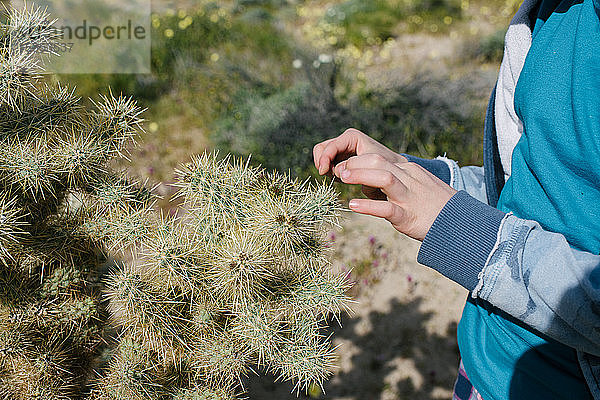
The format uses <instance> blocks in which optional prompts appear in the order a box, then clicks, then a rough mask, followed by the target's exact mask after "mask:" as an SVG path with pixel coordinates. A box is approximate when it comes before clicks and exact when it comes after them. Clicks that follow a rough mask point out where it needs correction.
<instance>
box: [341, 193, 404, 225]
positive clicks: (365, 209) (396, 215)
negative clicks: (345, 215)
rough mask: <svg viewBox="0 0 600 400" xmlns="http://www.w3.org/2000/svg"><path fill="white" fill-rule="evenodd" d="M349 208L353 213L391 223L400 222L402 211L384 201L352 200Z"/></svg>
mask: <svg viewBox="0 0 600 400" xmlns="http://www.w3.org/2000/svg"><path fill="white" fill-rule="evenodd" d="M349 207H350V209H351V210H352V211H354V212H357V213H360V214H366V215H372V216H374V217H379V218H384V219H386V220H388V221H390V222H392V223H395V222H397V221H401V220H402V213H403V211H402V209H401V208H400V207H399V206H397V205H396V204H394V203H391V202H389V201H385V200H367V199H353V200H350V203H349Z"/></svg>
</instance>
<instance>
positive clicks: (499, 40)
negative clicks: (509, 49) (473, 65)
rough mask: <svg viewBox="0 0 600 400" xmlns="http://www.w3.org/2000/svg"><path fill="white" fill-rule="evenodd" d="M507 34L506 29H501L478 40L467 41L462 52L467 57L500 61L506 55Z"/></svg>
mask: <svg viewBox="0 0 600 400" xmlns="http://www.w3.org/2000/svg"><path fill="white" fill-rule="evenodd" d="M505 35H506V29H500V30H497V31H496V32H494V33H492V34H490V35H486V36H482V37H481V38H478V39H476V40H473V41H465V42H464V44H463V49H462V53H463V55H464V57H465V58H467V59H474V60H477V61H478V62H491V63H500V61H502V56H503V55H504V36H505Z"/></svg>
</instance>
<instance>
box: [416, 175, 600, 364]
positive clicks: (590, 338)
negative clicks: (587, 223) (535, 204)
mask: <svg viewBox="0 0 600 400" xmlns="http://www.w3.org/2000/svg"><path fill="white" fill-rule="evenodd" d="M471 172H472V171H471ZM417 260H418V261H419V262H420V263H422V264H424V265H427V266H429V267H432V268H434V269H436V270H438V271H439V272H441V273H442V274H444V275H446V276H448V277H449V278H451V279H453V280H455V281H456V282H458V283H460V284H461V285H463V286H464V287H466V288H467V289H468V290H469V291H471V295H472V296H473V297H476V298H477V297H478V298H481V299H482V300H485V301H487V302H488V303H490V304H491V305H493V306H495V307H497V308H499V309H501V310H503V311H505V312H507V313H509V314H510V315H512V316H513V317H515V318H517V319H518V320H520V321H522V322H524V323H525V324H527V325H528V326H530V327H532V328H533V329H535V330H537V331H538V332H540V333H542V334H545V335H547V336H549V337H551V338H553V339H555V340H558V341H560V342H562V343H564V344H567V345H569V346H571V347H573V348H575V349H577V350H579V351H583V352H586V353H589V354H593V355H596V356H600V256H598V255H596V254H591V253H588V252H584V251H579V250H576V249H574V248H572V247H571V246H570V245H569V243H568V242H567V241H566V239H565V237H564V236H563V235H561V234H558V233H553V232H549V231H546V230H544V229H542V227H541V226H540V225H539V224H538V223H537V222H535V221H530V220H525V219H520V218H517V217H515V216H514V215H512V214H504V213H502V212H501V211H499V210H497V209H496V208H494V207H491V206H488V205H487V204H484V203H483V202H481V201H479V200H477V199H476V198H475V197H473V196H471V195H470V194H469V193H467V192H466V191H465V190H461V191H459V192H458V193H457V194H455V195H454V196H453V197H452V198H451V199H450V201H449V202H448V203H447V204H446V206H445V207H444V209H443V210H442V211H441V212H440V214H439V215H438V217H437V218H436V220H435V222H434V224H433V225H432V227H431V229H430V230H429V232H428V233H427V236H426V237H425V239H424V241H423V243H422V245H421V248H420V249H419V255H418V258H417Z"/></svg>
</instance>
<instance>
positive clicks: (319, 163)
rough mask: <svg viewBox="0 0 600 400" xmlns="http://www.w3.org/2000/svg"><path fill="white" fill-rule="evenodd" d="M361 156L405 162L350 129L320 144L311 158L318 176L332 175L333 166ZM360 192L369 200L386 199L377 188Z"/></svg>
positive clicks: (379, 144)
mask: <svg viewBox="0 0 600 400" xmlns="http://www.w3.org/2000/svg"><path fill="white" fill-rule="evenodd" d="M363 154H378V155H380V156H381V157H382V158H384V159H385V160H387V161H389V162H391V163H397V162H406V158H405V157H403V156H401V155H400V154H398V153H396V152H394V151H392V150H390V149H388V148H387V147H385V146H384V145H382V144H381V143H379V142H377V141H376V140H374V139H372V138H370V137H369V136H367V135H365V134H364V133H362V132H361V131H359V130H356V129H352V128H350V129H346V131H345V132H344V133H342V134H341V135H339V136H338V137H335V138H333V139H329V140H326V141H324V142H321V143H319V144H317V145H316V146H315V147H314V148H313V158H314V162H315V167H317V170H318V171H319V175H323V174H332V173H334V172H335V171H334V170H335V168H336V166H335V164H337V163H339V162H341V161H344V160H347V159H348V158H349V157H352V156H360V155H363ZM338 165H339V164H338ZM338 177H339V175H338ZM362 191H363V193H364V194H365V196H367V197H368V198H370V199H373V200H377V199H379V200H384V199H386V196H385V194H383V193H382V192H381V190H379V189H377V188H373V187H370V186H368V185H363V187H362Z"/></svg>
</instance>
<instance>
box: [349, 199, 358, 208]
mask: <svg viewBox="0 0 600 400" xmlns="http://www.w3.org/2000/svg"><path fill="white" fill-rule="evenodd" d="M348 207H350V208H356V207H358V201H356V200H350V203H348Z"/></svg>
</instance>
